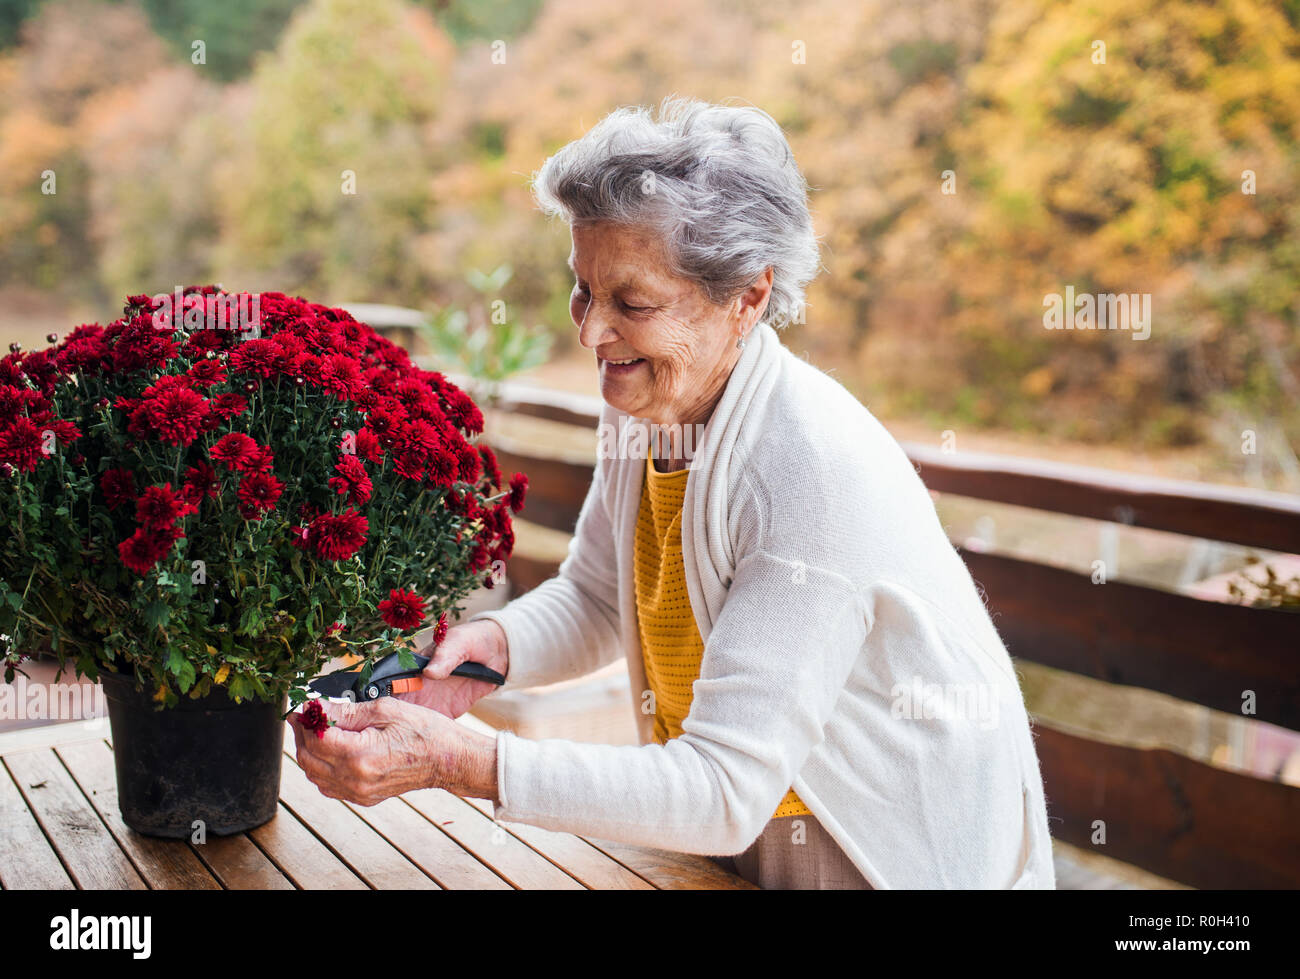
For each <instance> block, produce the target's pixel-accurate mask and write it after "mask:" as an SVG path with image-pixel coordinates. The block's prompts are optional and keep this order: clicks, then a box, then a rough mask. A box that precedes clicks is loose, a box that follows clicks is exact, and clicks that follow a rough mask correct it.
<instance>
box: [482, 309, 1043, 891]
mask: <svg viewBox="0 0 1300 979" xmlns="http://www.w3.org/2000/svg"><path fill="white" fill-rule="evenodd" d="M628 422H634V423H639V424H641V425H643V426H646V427H648V422H644V421H643V420H640V419H629V418H628V416H627V415H625V414H623V413H621V412H618V411H616V410H615V409H613V408H610V407H608V406H606V408H605V410H604V411H603V413H602V426H608V425H612V426H615V428H616V429H617V428H618V426H620V425H622V426H624V427H623V428H622V429H621V430H622V431H623V432H624V433H625V435H626V433H628V432H630V431H632V429H630V428H628V427H626V426H627V424H628ZM606 431H609V429H606ZM607 445H608V443H607ZM621 446H622V450H623V451H621V452H616V453H610V452H605V453H602V456H610V455H614V456H616V457H614V458H608V457H602V458H601V459H600V460H599V462H598V463H597V467H596V472H595V477H594V479H593V481H592V485H591V489H590V491H589V493H588V495H587V498H586V501H585V502H584V504H583V508H582V512H581V515H580V517H579V519H578V524H577V528H576V532H575V535H574V538H573V541H572V543H571V545H570V548H569V553H568V556H567V558H566V559H565V561H564V563H563V564H562V565H561V567H560V571H559V574H558V576H557V577H555V578H553V579H551V580H549V581H547V582H545V583H544V584H542V585H540V586H539V587H537V588H535V589H533V590H532V591H531V592H529V593H527V594H525V595H522V596H520V597H519V598H517V599H515V600H514V601H512V602H510V603H509V604H508V605H507V606H506V607H505V608H503V609H500V610H496V611H492V612H485V613H481V614H480V615H479V616H475V618H490V619H494V620H495V621H496V622H498V623H499V624H500V625H501V627H502V628H503V629H504V630H505V634H506V638H507V641H508V644H509V651H510V668H509V673H508V677H507V682H506V685H505V686H504V687H502V689H503V690H510V689H518V688H522V687H528V686H535V685H539V684H545V683H553V682H556V681H559V680H562V679H568V678H570V677H575V676H580V675H582V674H585V673H588V672H590V671H592V670H595V669H598V668H599V667H601V666H603V665H605V664H607V663H609V662H611V661H613V659H614V658H615V657H616V656H617V655H618V654H619V652H620V651H621V652H622V653H623V655H624V656H625V657H626V658H627V663H628V669H629V672H630V675H631V685H632V701H633V709H634V710H635V712H636V716H637V721H638V727H639V731H640V738H641V742H642V743H641V744H640V745H624V746H613V745H597V744H586V743H578V742H573V741H565V740H559V739H546V740H538V741H534V740H528V739H524V738H520V737H518V736H517V735H514V734H512V733H509V732H505V731H503V732H499V733H498V735H497V777H498V782H499V786H500V792H499V794H500V798H501V803H500V805H498V806H497V807H496V816H497V818H499V819H501V820H505V821H513V822H523V823H530V824H532V825H535V826H540V827H543V828H546V829H555V830H564V831H568V832H572V833H578V834H582V835H584V836H591V837H598V838H603V839H609V840H615V841H620V842H625V843H633V844H641V845H645V846H652V847H659V848H661V849H668V850H676V851H680V852H687V853H699V854H714V855H722V854H734V853H739V852H741V851H743V850H744V849H745V848H746V847H747V846H748V845H749V844H750V843H752V842H753V841H754V840H755V839H756V838H757V837H758V835H759V834H760V833H761V832H762V830H763V828H764V827H765V826H766V824H767V822H768V820H769V819H771V818H772V813H773V812H774V811H775V809H776V807H777V803H778V802H779V801H780V800H781V798H782V796H783V795H784V794H785V792H786V790H787V789H789V788H790V787H791V786H793V787H794V789H795V791H796V792H798V794H799V798H800V799H802V800H803V802H804V803H805V804H806V805H807V806H808V808H809V809H810V810H811V811H812V813H813V814H814V815H815V816H816V817H817V819H818V820H820V821H821V823H822V825H823V826H825V828H826V829H827V831H828V832H829V833H830V834H831V835H832V836H833V837H834V838H835V840H836V842H837V843H838V844H839V845H840V846H841V847H842V848H843V850H844V852H845V853H846V854H847V855H848V857H849V858H850V859H851V860H852V861H853V863H854V864H855V865H856V866H857V867H858V869H859V870H860V871H861V872H862V874H863V875H864V876H865V877H866V878H867V880H868V881H870V883H871V884H872V886H874V887H875V888H877V889H882V888H889V887H963V888H1004V887H1016V888H1051V887H1054V886H1055V874H1054V871H1053V867H1052V854H1051V841H1050V838H1049V834H1048V829H1047V812H1046V806H1045V802H1044V798H1043V783H1042V778H1041V775H1040V772H1039V765H1038V758H1037V754H1036V752H1035V750H1034V742H1033V737H1032V734H1031V731H1030V725H1029V719H1028V715H1027V714H1026V712H1025V707H1024V701H1023V698H1022V696H1021V692H1020V687H1019V683H1018V682H1017V679H1016V676H1015V672H1014V670H1013V668H1012V664H1011V660H1010V657H1009V656H1008V655H1007V652H1006V649H1005V647H1004V646H1003V644H1002V642H1001V640H1000V638H999V637H998V634H997V631H996V630H995V629H994V627H993V624H992V621H991V620H990V618H989V616H988V613H987V612H986V611H985V608H984V605H983V602H982V601H981V598H980V596H979V594H978V592H977V591H976V588H975V586H974V583H973V582H972V580H971V577H970V574H969V573H968V572H967V570H966V567H965V565H964V564H963V563H962V561H961V558H960V557H959V555H958V554H957V553H956V551H955V550H954V549H953V547H952V545H951V544H950V543H949V541H948V539H947V536H946V535H945V533H944V530H943V528H942V527H941V526H940V523H939V520H938V517H937V515H936V513H935V510H934V505H933V503H932V502H931V499H930V496H929V494H928V492H927V491H926V489H925V487H924V485H923V484H922V483H921V480H920V479H919V478H918V476H917V474H916V472H915V470H914V469H913V467H912V465H911V463H910V462H909V461H908V459H907V457H906V456H905V455H904V454H903V451H902V449H901V448H900V447H899V446H898V444H897V443H896V442H895V441H894V439H893V438H892V437H891V436H890V435H889V434H888V433H887V432H886V431H885V429H884V428H883V427H882V426H881V425H880V424H879V422H877V421H876V419H875V418H874V417H873V416H872V415H871V414H870V413H869V412H868V411H867V409H866V408H865V407H864V406H863V405H862V404H860V403H859V402H858V401H857V400H856V399H855V398H854V397H853V396H852V395H850V394H849V393H848V392H847V391H846V390H845V389H844V388H843V387H842V386H841V385H840V384H838V383H837V382H836V381H834V380H833V379H831V378H830V377H828V376H827V375H825V374H823V373H822V372H821V371H819V370H817V369H816V368H814V367H812V366H810V365H809V364H807V363H806V362H804V361H803V360H801V359H800V358H798V357H796V356H794V355H793V354H792V353H790V351H789V350H787V349H786V348H785V347H784V346H783V345H782V344H781V342H780V339H779V338H778V336H777V334H776V332H775V330H773V329H772V328H771V327H770V326H767V325H766V324H761V325H759V326H758V327H757V328H756V329H755V330H754V331H753V332H752V334H751V340H750V342H749V343H748V344H747V345H746V347H745V350H744V352H743V353H742V354H741V357H740V360H739V362H738V363H737V365H736V368H735V370H734V371H733V373H732V375H731V377H730V379H729V380H728V382H727V386H726V390H725V392H724V393H723V396H722V399H721V401H720V402H719V403H718V406H717V408H716V409H715V410H714V412H713V415H712V417H711V418H710V420H709V422H708V425H707V426H706V428H705V430H704V434H703V439H702V444H699V445H697V446H696V454H695V456H694V458H693V459H692V460H691V462H690V468H691V472H690V475H689V476H688V477H687V485H686V496H685V501H684V504H683V514H682V554H683V559H684V562H685V570H686V581H687V587H688V591H689V594H690V600H691V608H692V610H693V612H694V614H695V619H696V623H697V625H698V626H699V630H700V635H701V637H702V638H703V640H704V643H705V645H704V656H703V661H702V664H701V669H700V678H699V679H698V680H697V681H696V682H695V685H694V696H693V700H692V703H691V708H690V713H689V714H688V716H687V717H686V719H685V721H684V722H683V724H682V730H683V733H682V735H681V736H680V737H678V738H675V739H672V740H670V741H669V742H667V743H666V744H663V745H659V744H655V743H653V742H652V738H651V732H652V728H653V705H652V702H651V700H650V695H649V690H648V686H647V683H646V680H645V670H644V666H643V663H642V653H641V644H640V638H639V635H638V629H637V613H636V597H635V594H634V591H633V574H632V560H633V555H632V550H633V541H634V536H635V529H636V520H637V511H638V507H639V504H640V500H641V484H642V480H643V479H644V473H645V455H644V451H643V450H638V446H637V444H636V442H635V440H629V439H627V438H624V439H623V440H622V443H621ZM796 818H797V817H796Z"/></svg>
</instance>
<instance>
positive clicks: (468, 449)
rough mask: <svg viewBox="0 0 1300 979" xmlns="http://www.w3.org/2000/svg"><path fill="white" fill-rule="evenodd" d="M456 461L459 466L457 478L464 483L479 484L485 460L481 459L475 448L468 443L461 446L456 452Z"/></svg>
mask: <svg viewBox="0 0 1300 979" xmlns="http://www.w3.org/2000/svg"><path fill="white" fill-rule="evenodd" d="M456 459H457V463H458V466H459V473H458V477H457V478H458V479H460V481H461V482H462V483H477V482H478V479H479V477H480V476H482V475H483V460H482V459H481V458H479V454H478V452H476V451H475V450H474V446H472V445H469V444H468V443H466V444H465V445H462V446H460V447H459V448H458V449H457V450H456Z"/></svg>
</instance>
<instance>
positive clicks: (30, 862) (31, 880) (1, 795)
mask: <svg viewBox="0 0 1300 979" xmlns="http://www.w3.org/2000/svg"><path fill="white" fill-rule="evenodd" d="M0 827H3V830H2V831H0V885H2V886H4V888H5V889H6V890H15V889H19V888H21V889H24V890H28V889H30V890H45V891H54V890H59V891H66V890H72V889H73V886H74V885H73V883H72V879H71V878H70V877H69V876H68V872H67V871H66V870H64V869H63V864H61V863H60V862H59V858H58V855H57V854H55V852H54V850H53V849H52V848H51V847H50V841H49V840H47V839H46V838H45V834H44V833H42V832H41V827H40V825H39V824H38V823H37V822H36V816H35V814H34V813H33V812H32V811H31V809H30V808H29V807H28V805H27V802H26V800H25V799H23V796H22V793H21V792H19V791H18V786H17V785H15V784H14V781H13V779H12V778H10V776H9V770H8V769H7V768H5V767H4V765H3V764H0Z"/></svg>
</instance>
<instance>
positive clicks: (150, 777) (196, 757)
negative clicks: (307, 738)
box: [100, 672, 287, 838]
mask: <svg viewBox="0 0 1300 979" xmlns="http://www.w3.org/2000/svg"><path fill="white" fill-rule="evenodd" d="M100 682H101V683H102V684H103V687H104V696H105V699H107V701H108V720H109V724H110V725H111V727H112V730H113V755H114V758H115V760H116V764H117V797H118V805H119V807H120V808H121V810H122V819H123V820H124V821H125V822H126V824H127V825H128V826H130V827H131V828H132V829H133V830H135V831H136V832H138V833H144V834H146V835H148V836H163V837H170V838H189V837H191V836H192V835H193V834H194V833H195V831H196V830H197V829H198V828H199V827H198V826H196V825H195V823H196V822H199V823H201V825H202V828H203V832H204V833H206V834H210V835H215V836H228V835H230V834H232V833H241V832H243V831H244V830H248V829H252V828H254V827H255V826H261V825H262V824H263V823H265V822H267V821H268V820H270V819H271V817H272V816H274V815H275V810H276V805H277V801H278V798H279V794H280V761H281V759H282V758H283V757H284V754H283V752H284V721H283V720H281V718H282V717H283V716H284V712H285V710H286V709H287V707H286V706H285V705H284V704H283V703H282V704H281V705H279V706H278V707H277V706H276V705H275V704H264V703H262V702H261V701H256V700H253V701H245V702H244V703H242V704H237V703H235V702H234V701H233V700H231V699H230V698H229V697H228V696H227V695H226V691H225V689H224V688H221V687H214V688H213V690H212V692H211V693H209V694H208V695H207V696H206V697H201V698H199V699H198V700H191V699H189V698H188V697H182V698H181V701H180V703H179V704H177V705H176V706H175V707H172V708H166V709H163V710H155V709H154V708H155V707H156V705H155V704H154V702H153V700H152V699H151V697H150V693H149V691H147V690H143V691H137V690H136V689H135V677H134V676H132V675H131V674H130V673H127V674H117V673H107V672H103V673H101V674H100Z"/></svg>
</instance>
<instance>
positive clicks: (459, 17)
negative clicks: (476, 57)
mask: <svg viewBox="0 0 1300 979" xmlns="http://www.w3.org/2000/svg"><path fill="white" fill-rule="evenodd" d="M542 3H543V0H420V5H421V6H423V7H427V8H428V9H429V10H430V11H432V13H433V14H434V15H435V16H436V17H437V18H438V23H439V24H440V25H442V27H443V29H444V30H446V31H447V33H448V34H450V35H451V36H452V39H453V40H455V42H456V43H457V44H465V43H467V42H470V41H493V40H496V39H498V38H501V39H505V38H514V37H516V36H518V35H519V34H522V33H523V32H524V31H525V30H527V29H528V27H529V25H530V24H531V23H532V22H533V18H534V17H536V16H537V12H538V11H539V10H540V9H541V8H542Z"/></svg>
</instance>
